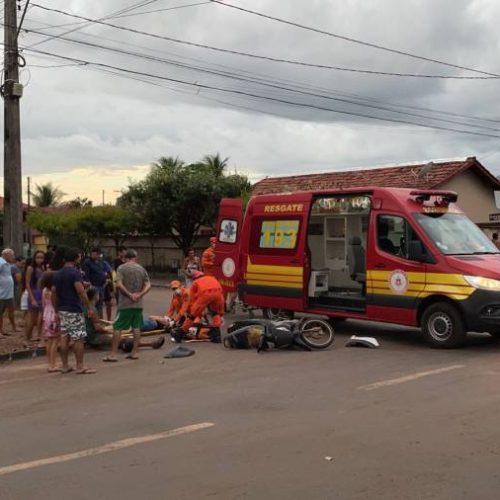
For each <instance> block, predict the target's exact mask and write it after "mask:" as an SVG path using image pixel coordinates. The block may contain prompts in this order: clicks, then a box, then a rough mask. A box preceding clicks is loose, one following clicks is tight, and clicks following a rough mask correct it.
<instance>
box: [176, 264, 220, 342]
mask: <svg viewBox="0 0 500 500" xmlns="http://www.w3.org/2000/svg"><path fill="white" fill-rule="evenodd" d="M192 277H193V284H192V285H191V289H190V292H189V293H190V301H189V310H188V317H187V319H186V321H184V323H183V325H182V331H183V332H184V334H187V333H188V331H189V328H191V327H192V326H193V325H195V324H199V323H200V322H201V317H202V316H203V313H204V312H205V310H207V309H208V312H210V313H211V314H212V333H211V336H210V340H211V341H212V342H217V343H220V341H221V338H220V327H221V325H222V316H223V315H224V293H223V291H222V286H221V284H220V283H219V282H218V281H217V279H216V278H215V277H214V276H210V275H205V274H204V273H202V272H200V271H195V272H194V273H193V274H192Z"/></svg>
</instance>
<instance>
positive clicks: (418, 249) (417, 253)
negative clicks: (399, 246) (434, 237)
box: [408, 240, 435, 264]
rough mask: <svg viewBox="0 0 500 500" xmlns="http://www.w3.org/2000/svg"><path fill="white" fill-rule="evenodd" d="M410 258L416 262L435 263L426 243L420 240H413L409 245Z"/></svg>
mask: <svg viewBox="0 0 500 500" xmlns="http://www.w3.org/2000/svg"><path fill="white" fill-rule="evenodd" d="M408 258H409V259H410V260H413V261H415V262H426V263H428V264H434V263H435V261H434V259H433V258H432V255H430V254H429V253H428V252H427V250H426V249H425V247H424V245H423V244H422V242H421V241H420V240H411V241H410V244H409V246H408Z"/></svg>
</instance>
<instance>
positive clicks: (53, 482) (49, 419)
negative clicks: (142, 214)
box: [0, 289, 500, 500]
mask: <svg viewBox="0 0 500 500" xmlns="http://www.w3.org/2000/svg"><path fill="white" fill-rule="evenodd" d="M165 299H166V297H165V291H163V290H158V289H156V290H154V291H153V292H152V293H151V295H150V296H149V300H148V304H147V308H148V310H149V312H151V313H152V312H157V313H158V312H161V310H162V308H163V307H162V303H163V301H164V300H165ZM352 333H357V334H363V335H374V336H376V337H377V338H378V340H379V342H380V343H381V347H380V348H379V349H362V348H345V347H344V344H345V342H346V340H347V339H348V337H349V336H350V335H351V334H352ZM167 347H168V348H169V347H170V346H167ZM194 348H195V350H196V354H195V355H194V356H192V357H190V358H185V359H175V360H164V359H163V358H162V354H163V353H164V352H165V351H166V349H165V348H164V349H163V350H162V351H143V352H142V353H141V359H140V360H139V361H127V360H125V359H123V360H120V362H118V363H116V364H104V363H102V362H101V361H100V358H101V357H102V354H100V353H90V354H89V355H88V362H89V364H91V365H92V366H94V367H96V368H97V369H98V373H97V374H96V375H89V376H77V375H73V374H68V375H61V374H57V375H49V374H47V373H46V372H45V370H44V365H43V364H42V361H43V360H41V359H34V360H29V361H25V362H16V363H14V364H12V365H10V366H2V367H0V418H1V420H0V443H1V446H0V498H1V499H2V500H4V499H15V500H26V499H37V500H39V499H40V500H44V499H56V500H59V499H61V500H62V499H66V498H70V499H72V500H82V499H85V500H87V499H106V500H107V499H123V500H129V499H130V500H132V499H134V500H136V499H137V498H139V499H145V500H146V499H147V500H156V499H158V500H164V499H169V500H170V499H173V500H177V499H186V500H188V499H189V500H195V499H245V500H247V499H262V500H268V499H287V500H289V499H290V500H292V499H297V500H304V499H370V500H372V499H384V500H387V499H419V500H420V499H454V500H455V499H471V500H482V499H485V500H490V499H494V498H497V497H498V491H499V488H500V470H499V467H498V466H499V464H500V457H499V454H500V439H499V434H500V431H499V425H498V408H500V391H499V389H498V386H499V381H500V367H499V357H500V344H497V343H495V342H493V341H492V340H491V339H490V338H489V337H487V336H476V337H474V338H472V339H471V341H470V342H469V344H468V345H467V346H466V347H465V348H463V349H460V350H454V351H438V350H432V349H429V348H428V347H427V346H425V345H424V344H423V343H422V342H421V341H420V340H419V338H418V335H417V333H416V332H415V331H413V332H408V331H405V330H403V329H401V328H396V327H392V326H387V325H380V324H363V323H360V322H347V323H346V324H345V325H343V326H342V328H340V329H339V331H338V332H337V336H336V341H335V344H334V346H333V348H331V349H329V350H326V351H322V352H312V353H308V352H300V351H269V352H266V353H263V354H259V355H258V354H256V353H255V352H254V351H229V350H226V349H224V348H223V347H222V346H219V345H212V344H196V345H195V347H194ZM178 429H180V430H178ZM171 430H177V431H176V432H175V433H168V431H171ZM131 438H137V439H136V440H132V439H131ZM327 457H329V459H327ZM42 459H47V461H45V462H39V460H42Z"/></svg>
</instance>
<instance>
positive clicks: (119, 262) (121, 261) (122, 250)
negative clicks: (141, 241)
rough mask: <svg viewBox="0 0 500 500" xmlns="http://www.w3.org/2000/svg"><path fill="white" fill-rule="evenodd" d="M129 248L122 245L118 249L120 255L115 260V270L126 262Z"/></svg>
mask: <svg viewBox="0 0 500 500" xmlns="http://www.w3.org/2000/svg"><path fill="white" fill-rule="evenodd" d="M126 253H127V249H126V248H125V247H120V248H119V249H118V255H117V256H116V259H114V260H113V270H114V271H116V270H117V269H118V268H119V267H120V266H121V265H122V264H125V254H126Z"/></svg>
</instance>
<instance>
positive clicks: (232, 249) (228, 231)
mask: <svg viewBox="0 0 500 500" xmlns="http://www.w3.org/2000/svg"><path fill="white" fill-rule="evenodd" d="M242 225H243V203H242V201H241V199H240V198H223V199H222V200H221V202H220V205H219V218H218V220H217V234H216V237H217V242H216V244H215V277H216V278H217V279H218V280H219V281H220V283H221V285H222V287H223V289H224V295H227V294H229V293H236V292H237V291H238V282H239V280H240V234H241V231H242V229H243V227H242Z"/></svg>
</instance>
